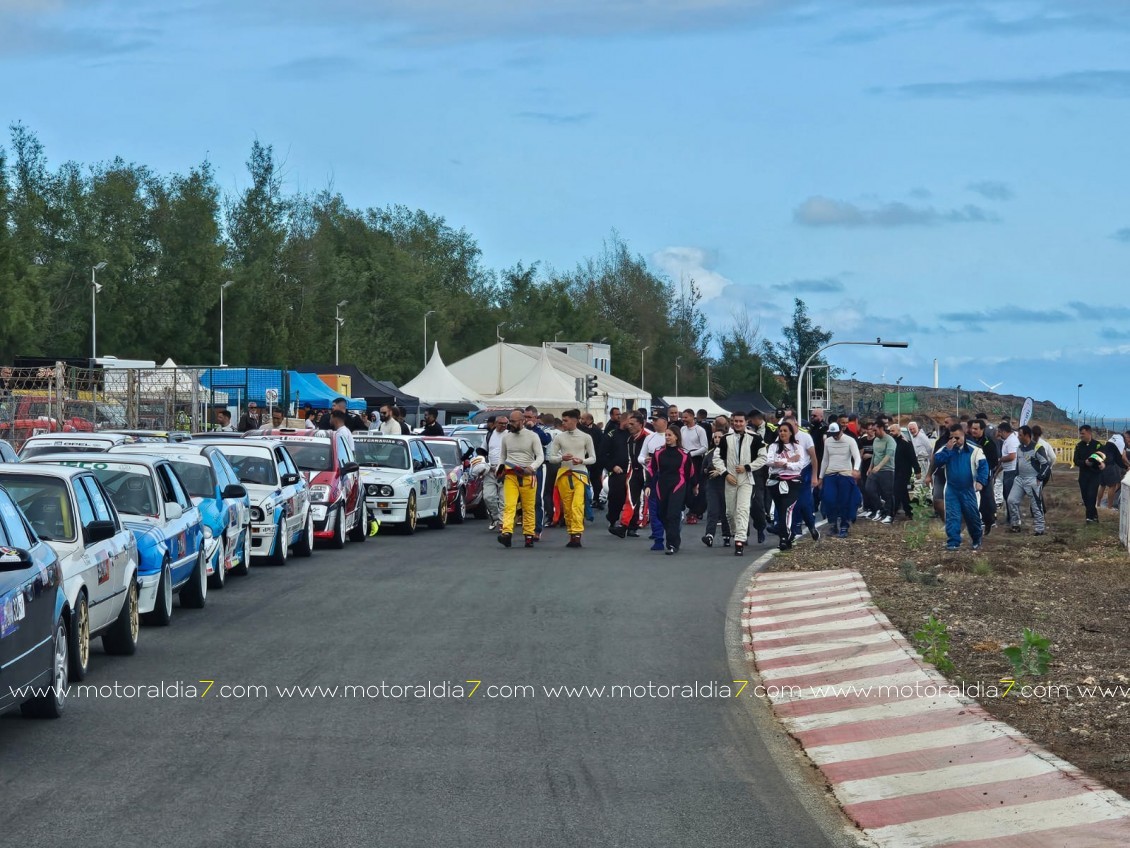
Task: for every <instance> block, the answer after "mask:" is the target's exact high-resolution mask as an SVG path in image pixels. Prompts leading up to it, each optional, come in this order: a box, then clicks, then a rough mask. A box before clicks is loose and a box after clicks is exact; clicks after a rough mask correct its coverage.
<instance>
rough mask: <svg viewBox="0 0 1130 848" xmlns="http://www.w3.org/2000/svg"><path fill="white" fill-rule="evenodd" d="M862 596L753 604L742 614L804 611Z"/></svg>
mask: <svg viewBox="0 0 1130 848" xmlns="http://www.w3.org/2000/svg"><path fill="white" fill-rule="evenodd" d="M861 596H862V593H860V592H849V593H846V594H843V595H829V596H828V597H826V598H806V599H802V600H799V601H781V602H773V603H765V604H751V605H750V606H748V607H746V608H745V609H744V610H742V612H743V613H747V612H748V613H754V612H777V611H778V610H788V609H804V608H805V607H813V606H820V605H827V604H838V603H843V602H846V601H858V600H859V599H860V597H861Z"/></svg>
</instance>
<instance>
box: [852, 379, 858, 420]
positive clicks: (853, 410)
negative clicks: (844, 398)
mask: <svg viewBox="0 0 1130 848" xmlns="http://www.w3.org/2000/svg"><path fill="white" fill-rule="evenodd" d="M858 373H859V372H858V371H852V372H851V411H852V412H855V375H856V374H858Z"/></svg>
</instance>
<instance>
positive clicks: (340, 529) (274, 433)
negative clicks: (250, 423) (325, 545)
mask: <svg viewBox="0 0 1130 848" xmlns="http://www.w3.org/2000/svg"><path fill="white" fill-rule="evenodd" d="M261 435H263V436H267V437H269V438H275V439H280V440H282V442H283V443H284V444H285V445H286V449H287V452H288V453H289V454H290V456H291V458H292V459H293V460H294V464H295V465H297V466H298V470H299V471H301V472H302V476H303V477H305V478H306V482H307V483H308V484H309V486H310V512H311V514H312V516H313V518H314V538H315V539H324V540H327V541H328V542H329V543H330V547H333V548H344V547H345V537H346V536H347V535H348V536H349V539H350V541H353V542H364V541H365V539H366V537H367V536H368V535H369V521H368V515H367V514H366V507H365V492H364V490H363V489H362V487H361V467H360V466H359V465H358V464H357V460H356V458H355V457H354V456H353V451H352V450H351V449H350V447H349V445H348V444H346V442H345V439H343V438H342V437H341V436H339V435H337V434H336V433H331V432H330V431H328V430H318V431H316V435H307V432H306V431H305V430H289V429H281V430H264V431H263V432H262V434H261Z"/></svg>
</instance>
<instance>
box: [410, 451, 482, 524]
mask: <svg viewBox="0 0 1130 848" xmlns="http://www.w3.org/2000/svg"><path fill="white" fill-rule="evenodd" d="M424 441H425V442H427V443H428V449H429V450H430V451H431V452H432V456H434V457H435V458H436V459H438V460H439V461H440V462H441V463H443V470H444V471H445V472H446V473H447V514H448V519H449V520H450V521H453V522H455V523H456V524H462V523H463V520H464V519H465V518H466V517H467V513H468V512H470V513H472V514H473V515H474V516H475V518H486V516H487V505H486V502H485V501H484V500H483V473H484V472H485V471H486V460H485V459H483V457H481V456H478V455H476V454H475V449H474V448H473V447H471V443H470V442H468V441H467V440H466V439H463V438H460V437H459V436H425V437H424Z"/></svg>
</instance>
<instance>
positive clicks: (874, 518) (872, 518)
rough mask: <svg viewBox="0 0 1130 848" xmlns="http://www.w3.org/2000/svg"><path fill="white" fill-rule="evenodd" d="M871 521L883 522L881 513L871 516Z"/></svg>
mask: <svg viewBox="0 0 1130 848" xmlns="http://www.w3.org/2000/svg"><path fill="white" fill-rule="evenodd" d="M871 520H872V521H882V520H883V513H881V512H876V513H875V514H874V515H872V516H871Z"/></svg>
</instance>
